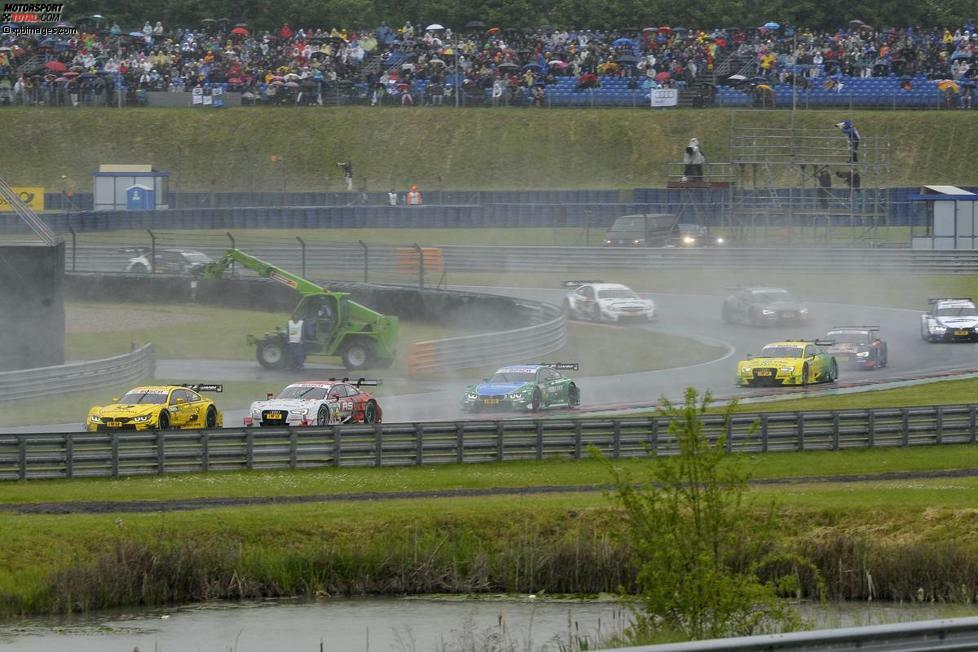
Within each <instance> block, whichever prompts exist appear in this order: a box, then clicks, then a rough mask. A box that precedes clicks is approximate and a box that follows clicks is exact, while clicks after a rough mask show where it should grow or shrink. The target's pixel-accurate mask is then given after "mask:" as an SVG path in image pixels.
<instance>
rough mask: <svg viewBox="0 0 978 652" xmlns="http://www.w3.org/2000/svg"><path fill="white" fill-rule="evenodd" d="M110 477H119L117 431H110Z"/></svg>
mask: <svg viewBox="0 0 978 652" xmlns="http://www.w3.org/2000/svg"><path fill="white" fill-rule="evenodd" d="M112 477H113V478H118V477H119V433H117V432H114V433H112Z"/></svg>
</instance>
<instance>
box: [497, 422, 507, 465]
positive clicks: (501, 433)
mask: <svg viewBox="0 0 978 652" xmlns="http://www.w3.org/2000/svg"><path fill="white" fill-rule="evenodd" d="M504 436H505V430H504V428H503V422H502V421H497V422H496V461H497V462H502V461H503V437H504Z"/></svg>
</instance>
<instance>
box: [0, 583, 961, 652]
mask: <svg viewBox="0 0 978 652" xmlns="http://www.w3.org/2000/svg"><path fill="white" fill-rule="evenodd" d="M798 609H799V611H801V613H802V615H803V616H804V617H805V618H809V619H812V620H813V621H814V622H815V625H816V627H819V628H834V627H849V626H863V625H877V624H883V623H894V622H906V621H912V620H929V619H934V618H952V617H963V616H974V615H978V607H975V606H949V605H931V604H923V605H920V604H890V603H868V604H867V603H860V604H852V603H848V604H830V605H827V606H815V605H811V604H802V605H799V606H798ZM628 620H629V613H628V611H627V609H623V608H622V607H621V606H620V605H618V604H617V603H616V602H614V601H613V600H610V599H608V600H592V601H576V600H552V599H540V598H535V599H533V598H530V597H528V596H522V597H514V596H499V597H480V598H459V597H451V596H444V597H442V596H427V597H424V598H366V599H332V600H324V601H317V602H304V601H285V600H276V601H265V602H245V603H241V602H234V603H226V602H224V603H209V604H204V605H193V606H185V607H171V608H159V609H145V610H138V611H114V612H100V613H97V614H92V615H87V616H83V617H71V618H53V617H48V618H32V619H28V620H17V621H6V622H0V650H4V651H6V650H17V651H18V652H35V651H36V652H41V651H43V652H57V651H61V650H65V651H70V652H133V650H135V649H137V648H138V650H139V651H140V652H174V651H179V652H184V651H198V650H199V651H211V650H214V651H221V652H227V651H229V650H233V651H235V652H258V651H261V652H266V651H268V650H276V649H278V650H281V651H282V652H286V651H288V652H293V651H297V652H305V651H308V652H320V651H323V652H328V651H336V652H361V651H362V652H371V651H376V652H390V651H393V652H448V651H454V650H463V651H465V652H478V651H480V650H488V649H492V650H506V651H512V652H560V651H562V650H577V649H580V648H579V647H578V646H577V644H578V642H579V641H581V640H584V639H586V640H587V641H588V642H589V643H590V644H591V646H592V649H593V645H594V642H595V641H597V640H600V639H607V637H608V636H609V635H613V634H615V633H619V632H621V631H623V629H624V628H625V626H626V625H627V622H628Z"/></svg>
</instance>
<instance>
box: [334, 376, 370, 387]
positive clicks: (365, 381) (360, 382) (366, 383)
mask: <svg viewBox="0 0 978 652" xmlns="http://www.w3.org/2000/svg"><path fill="white" fill-rule="evenodd" d="M327 380H329V381H330V382H334V383H349V384H351V385H356V386H357V387H377V386H379V385H382V384H383V382H384V381H383V380H380V379H377V378H357V379H355V380H353V379H350V378H327Z"/></svg>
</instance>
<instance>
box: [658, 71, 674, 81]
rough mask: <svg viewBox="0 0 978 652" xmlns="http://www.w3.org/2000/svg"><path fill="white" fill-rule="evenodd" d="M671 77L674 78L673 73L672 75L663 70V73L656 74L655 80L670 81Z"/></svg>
mask: <svg viewBox="0 0 978 652" xmlns="http://www.w3.org/2000/svg"><path fill="white" fill-rule="evenodd" d="M670 77H672V73H670V72H668V71H666V70H663V71H662V72H657V73H656V74H655V80H656V81H665V80H667V79H669V78H670Z"/></svg>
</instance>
